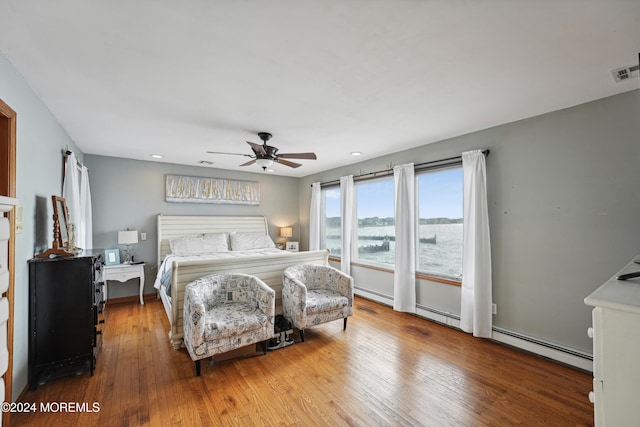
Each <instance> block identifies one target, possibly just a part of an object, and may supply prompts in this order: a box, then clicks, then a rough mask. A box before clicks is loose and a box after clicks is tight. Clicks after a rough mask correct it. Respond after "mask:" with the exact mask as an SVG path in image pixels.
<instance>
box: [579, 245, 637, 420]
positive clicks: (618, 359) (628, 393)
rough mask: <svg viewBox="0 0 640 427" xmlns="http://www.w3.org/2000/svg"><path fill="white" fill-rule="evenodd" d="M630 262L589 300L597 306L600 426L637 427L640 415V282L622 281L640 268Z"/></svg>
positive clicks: (594, 331) (594, 330)
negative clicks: (639, 401)
mask: <svg viewBox="0 0 640 427" xmlns="http://www.w3.org/2000/svg"><path fill="white" fill-rule="evenodd" d="M638 259H640V256H638V257H636V258H635V259H634V261H631V262H630V263H628V264H627V265H626V266H625V267H624V268H623V269H622V270H620V271H619V272H618V273H617V274H616V275H615V276H613V277H612V278H611V279H609V280H608V281H607V282H605V283H604V284H603V285H602V286H600V287H599V288H598V289H596V290H595V291H594V292H593V293H591V294H590V295H589V296H588V297H587V298H585V300H584V302H585V304H587V305H590V306H593V307H594V309H593V312H592V316H593V326H592V327H591V328H589V330H588V335H589V336H590V337H591V338H593V391H592V392H591V393H589V400H590V401H591V402H592V403H593V404H594V417H595V426H596V427H601V426H605V425H607V426H616V427H620V426H622V427H624V426H637V425H638V419H639V417H640V409H639V407H638V396H640V365H639V364H638V362H639V361H640V334H639V333H638V331H640V278H636V279H630V280H626V281H624V280H618V279H617V277H619V276H621V275H624V274H627V273H631V272H634V271H637V270H638V265H637V264H635V262H636V261H637V260H638Z"/></svg>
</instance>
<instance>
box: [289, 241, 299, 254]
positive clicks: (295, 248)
mask: <svg viewBox="0 0 640 427" xmlns="http://www.w3.org/2000/svg"><path fill="white" fill-rule="evenodd" d="M286 249H287V250H288V251H289V252H298V242H287V243H286Z"/></svg>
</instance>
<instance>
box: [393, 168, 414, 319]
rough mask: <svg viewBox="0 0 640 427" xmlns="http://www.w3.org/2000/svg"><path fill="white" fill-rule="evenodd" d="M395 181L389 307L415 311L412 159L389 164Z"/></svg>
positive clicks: (410, 311)
mask: <svg viewBox="0 0 640 427" xmlns="http://www.w3.org/2000/svg"><path fill="white" fill-rule="evenodd" d="M393 177H394V184H395V222H396V265H395V273H394V275H393V309H394V310H397V311H405V312H409V313H415V312H416V240H415V212H416V210H415V199H416V198H415V174H414V168H413V163H409V164H406V165H399V166H395V167H394V168H393Z"/></svg>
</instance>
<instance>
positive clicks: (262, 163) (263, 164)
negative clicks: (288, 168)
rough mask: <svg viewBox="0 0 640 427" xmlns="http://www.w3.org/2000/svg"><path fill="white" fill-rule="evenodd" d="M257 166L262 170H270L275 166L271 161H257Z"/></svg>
mask: <svg viewBox="0 0 640 427" xmlns="http://www.w3.org/2000/svg"><path fill="white" fill-rule="evenodd" d="M256 164H257V165H258V166H260V167H262V168H268V167H269V166H271V165H272V164H273V160H271V159H256Z"/></svg>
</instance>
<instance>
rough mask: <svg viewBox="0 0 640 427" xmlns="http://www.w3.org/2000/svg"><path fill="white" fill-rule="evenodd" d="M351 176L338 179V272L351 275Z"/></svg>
mask: <svg viewBox="0 0 640 427" xmlns="http://www.w3.org/2000/svg"><path fill="white" fill-rule="evenodd" d="M353 200H354V194H353V175H349V176H343V177H340V216H341V217H342V227H341V234H342V249H341V254H340V257H341V262H340V270H342V271H343V272H344V273H346V274H349V275H350V274H351V240H352V235H353V217H354V216H355V215H354V210H353V206H354V203H353Z"/></svg>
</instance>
